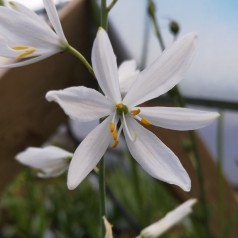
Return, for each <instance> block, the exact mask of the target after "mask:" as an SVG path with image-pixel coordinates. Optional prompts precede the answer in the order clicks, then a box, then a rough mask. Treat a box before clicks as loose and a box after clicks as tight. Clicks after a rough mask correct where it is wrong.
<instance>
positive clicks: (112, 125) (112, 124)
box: [110, 121, 116, 132]
mask: <svg viewBox="0 0 238 238" xmlns="http://www.w3.org/2000/svg"><path fill="white" fill-rule="evenodd" d="M115 129H116V127H115V124H114V123H113V122H112V121H111V122H110V130H111V132H113V131H115Z"/></svg>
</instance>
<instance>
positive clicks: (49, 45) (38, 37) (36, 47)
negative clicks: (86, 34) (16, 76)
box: [0, 0, 68, 68]
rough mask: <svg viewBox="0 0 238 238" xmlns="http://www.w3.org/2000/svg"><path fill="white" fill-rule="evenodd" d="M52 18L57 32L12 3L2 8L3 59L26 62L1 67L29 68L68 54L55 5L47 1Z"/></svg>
mask: <svg viewBox="0 0 238 238" xmlns="http://www.w3.org/2000/svg"><path fill="white" fill-rule="evenodd" d="M43 2H44V5H45V8H46V11H47V14H48V17H49V19H50V21H51V23H52V25H53V28H54V30H55V31H53V30H52V29H51V28H50V26H49V25H48V24H47V23H46V22H45V21H44V20H43V19H41V17H40V16H38V15H37V14H36V13H35V12H33V11H32V10H30V9H28V8H26V7H25V6H23V5H21V4H20V3H17V2H13V1H9V2H7V7H6V6H0V22H1V24H0V56H3V57H7V58H15V59H26V60H25V61H21V62H16V63H12V64H5V65H1V66H0V68H13V67H20V66H24V65H28V64H31V63H35V62H38V61H40V60H43V59H45V58H48V57H50V56H51V55H54V54H56V53H59V52H61V51H64V50H65V48H66V47H67V46H68V43H67V40H66V38H65V35H64V33H63V30H62V27H61V24H60V21H59V17H58V15H57V11H56V8H55V5H54V3H53V1H52V0H43Z"/></svg>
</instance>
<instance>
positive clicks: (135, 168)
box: [128, 152, 146, 225]
mask: <svg viewBox="0 0 238 238" xmlns="http://www.w3.org/2000/svg"><path fill="white" fill-rule="evenodd" d="M128 157H129V159H130V164H131V170H132V176H133V177H132V179H133V185H134V186H133V188H134V192H135V196H136V199H137V208H138V211H139V214H140V223H141V225H145V217H146V216H145V213H144V201H143V193H142V191H141V186H140V185H141V183H140V176H139V171H138V166H137V163H136V162H135V159H134V158H133V157H132V156H131V154H130V152H128Z"/></svg>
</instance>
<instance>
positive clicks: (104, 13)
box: [101, 0, 108, 31]
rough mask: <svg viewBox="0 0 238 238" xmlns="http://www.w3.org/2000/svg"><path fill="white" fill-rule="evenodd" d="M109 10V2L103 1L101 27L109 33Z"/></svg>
mask: <svg viewBox="0 0 238 238" xmlns="http://www.w3.org/2000/svg"><path fill="white" fill-rule="evenodd" d="M107 21H108V9H107V0H101V27H103V28H104V29H105V30H106V31H107V27H108V22H107Z"/></svg>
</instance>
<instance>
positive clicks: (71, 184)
mask: <svg viewBox="0 0 238 238" xmlns="http://www.w3.org/2000/svg"><path fill="white" fill-rule="evenodd" d="M77 186H78V184H75V183H69V182H68V183H67V187H68V189H69V190H74V189H75V188H76V187H77Z"/></svg>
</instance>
